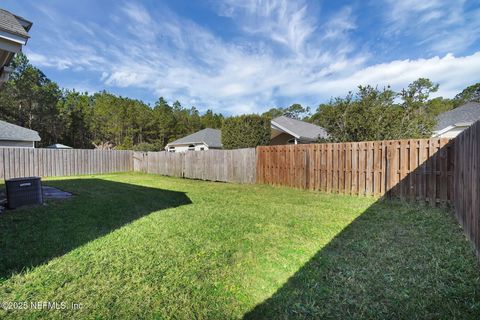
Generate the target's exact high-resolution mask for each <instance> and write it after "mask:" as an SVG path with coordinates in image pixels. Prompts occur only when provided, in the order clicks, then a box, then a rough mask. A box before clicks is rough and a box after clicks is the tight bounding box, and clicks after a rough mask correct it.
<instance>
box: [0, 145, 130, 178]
mask: <svg viewBox="0 0 480 320" xmlns="http://www.w3.org/2000/svg"><path fill="white" fill-rule="evenodd" d="M132 158H133V153H132V151H116V150H115V151H110V150H108V151H102V150H81V149H63V150H57V149H33V148H0V178H1V179H11V178H20V177H28V176H40V177H53V176H74V175H78V174H94V173H112V172H125V171H131V170H133V159H132Z"/></svg>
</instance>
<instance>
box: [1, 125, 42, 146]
mask: <svg viewBox="0 0 480 320" xmlns="http://www.w3.org/2000/svg"><path fill="white" fill-rule="evenodd" d="M40 140H41V139H40V136H39V135H38V132H37V131H35V130H30V129H27V128H24V127H20V126H17V125H15V124H13V123H8V122H5V121H2V120H0V148H1V147H19V148H35V142H38V141H40Z"/></svg>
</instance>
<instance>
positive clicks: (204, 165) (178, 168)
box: [133, 148, 256, 183]
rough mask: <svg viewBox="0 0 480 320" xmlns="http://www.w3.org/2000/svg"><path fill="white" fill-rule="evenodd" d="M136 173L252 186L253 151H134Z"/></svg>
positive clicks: (253, 179) (253, 181) (253, 173)
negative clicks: (250, 184)
mask: <svg viewBox="0 0 480 320" xmlns="http://www.w3.org/2000/svg"><path fill="white" fill-rule="evenodd" d="M133 157H134V169H135V170H136V171H141V172H146V173H154V174H161V175H167V176H175V177H184V178H190V179H201V180H210V181H224V182H237V183H255V161H256V157H255V149H253V148H250V149H236V150H206V151H197V152H182V153H177V152H175V153H172V152H165V151H161V152H147V153H143V152H135V153H134V155H133Z"/></svg>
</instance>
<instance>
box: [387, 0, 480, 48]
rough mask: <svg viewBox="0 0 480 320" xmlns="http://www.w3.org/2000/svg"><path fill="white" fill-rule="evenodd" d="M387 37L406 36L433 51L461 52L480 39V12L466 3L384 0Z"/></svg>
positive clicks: (440, 0)
mask: <svg viewBox="0 0 480 320" xmlns="http://www.w3.org/2000/svg"><path fill="white" fill-rule="evenodd" d="M385 3H386V12H385V18H386V21H387V23H388V25H387V28H386V30H387V32H386V34H387V37H391V36H395V35H407V36H411V37H414V38H416V39H418V40H417V42H416V44H417V45H425V44H426V45H428V46H429V47H430V50H431V51H432V52H436V53H443V52H462V51H463V50H465V49H466V48H469V47H470V46H471V45H472V44H474V43H475V42H476V41H478V40H479V39H480V19H479V18H480V9H479V8H475V9H472V8H469V7H468V6H467V0H456V1H451V0H424V1H416V0H402V1H398V0H385Z"/></svg>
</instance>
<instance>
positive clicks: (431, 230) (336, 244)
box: [244, 200, 480, 319]
mask: <svg viewBox="0 0 480 320" xmlns="http://www.w3.org/2000/svg"><path fill="white" fill-rule="evenodd" d="M478 272H479V269H478V266H477V265H476V260H475V255H474V253H473V250H472V248H471V246H470V244H469V243H468V242H467V241H466V240H465V238H464V237H463V235H462V233H461V230H460V228H459V227H458V225H457V223H456V221H455V219H454V217H453V216H452V215H450V214H449V213H448V212H446V211H444V210H440V209H431V208H426V207H420V206H414V205H408V204H405V203H402V202H399V201H388V200H387V201H378V202H377V203H375V204H373V205H372V206H371V207H370V208H368V209H367V210H366V211H365V212H364V213H363V214H362V215H361V216H360V217H359V218H357V219H356V220H355V221H354V222H353V223H351V224H350V225H349V226H348V227H346V228H345V229H344V230H343V231H342V232H341V233H339V234H338V235H337V236H336V237H335V238H334V239H333V240H332V241H331V242H330V243H329V244H328V245H327V246H325V247H324V248H323V249H322V250H320V251H319V252H318V253H317V254H316V255H315V256H314V257H313V258H312V259H311V260H310V261H308V262H307V263H306V264H305V265H304V266H303V267H302V268H301V269H299V270H298V271H297V272H296V273H295V274H294V275H293V276H292V277H291V278H290V279H289V280H288V281H287V282H286V283H285V284H284V285H283V286H282V287H281V288H280V289H279V290H278V291H277V292H276V293H275V294H274V295H273V296H271V297H270V298H269V299H267V300H265V301H264V302H263V303H261V304H259V305H257V306H256V307H255V308H254V309H253V310H251V311H250V312H249V313H247V314H246V315H245V316H244V318H245V319H332V318H333V319H358V318H364V319H399V318H404V319H412V318H421V319H437V318H447V319H451V318H461V319H470V318H472V319H474V318H475V317H477V316H478V315H479V314H480V280H479V277H478ZM477 319H478V318H477Z"/></svg>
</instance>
